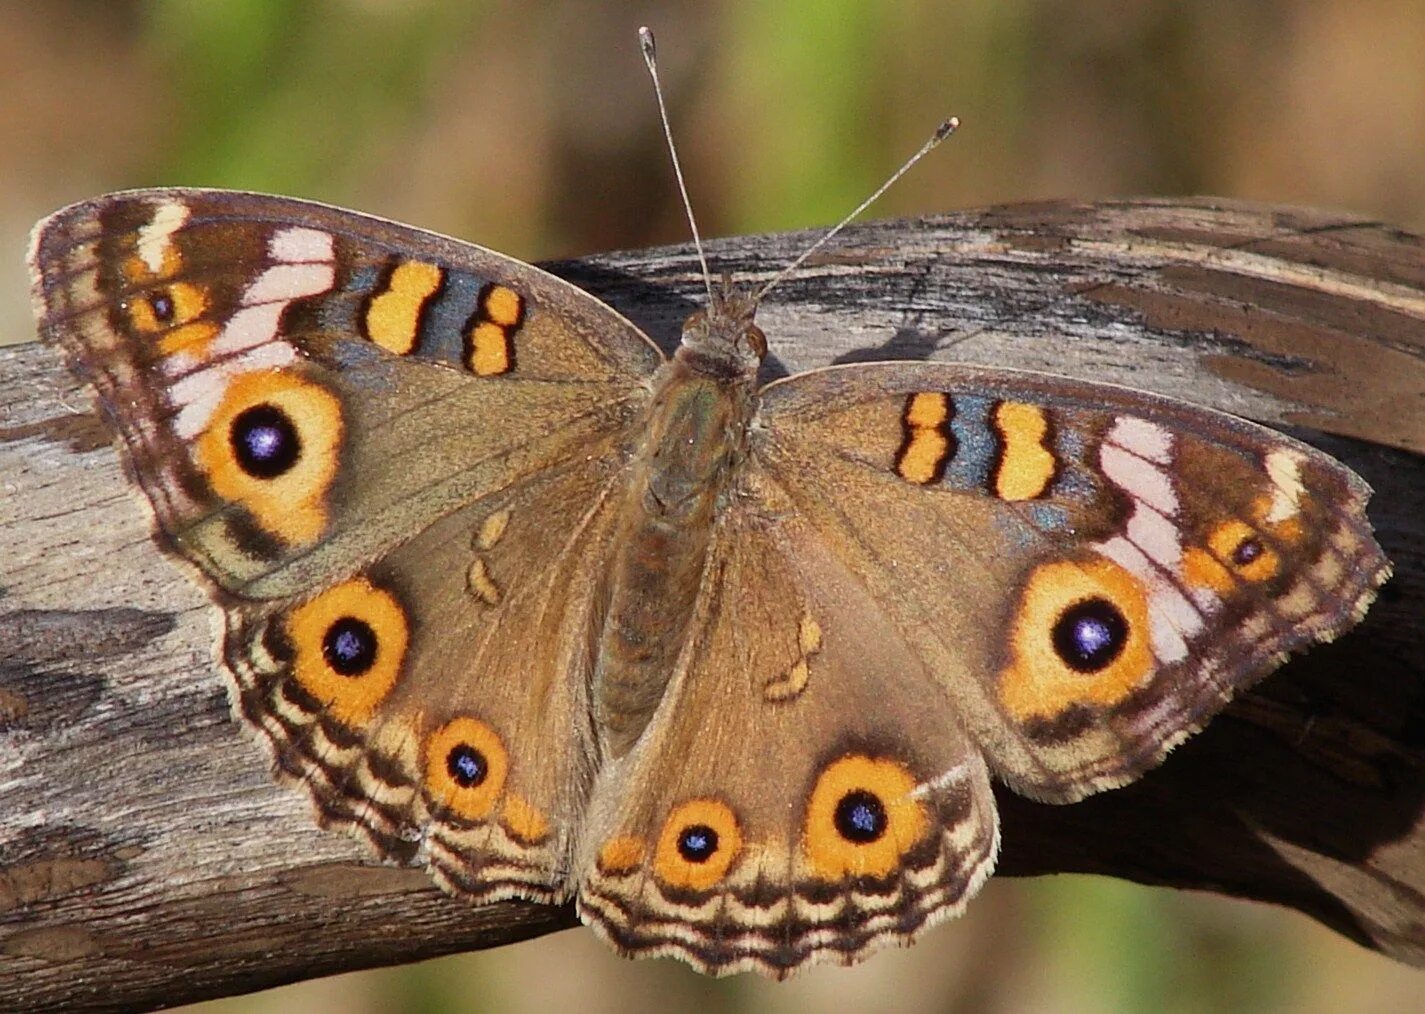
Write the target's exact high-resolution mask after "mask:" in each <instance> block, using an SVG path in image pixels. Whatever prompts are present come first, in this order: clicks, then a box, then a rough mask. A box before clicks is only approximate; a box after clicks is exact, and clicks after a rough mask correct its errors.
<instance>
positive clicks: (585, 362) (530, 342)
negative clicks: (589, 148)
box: [31, 189, 662, 598]
mask: <svg viewBox="0 0 1425 1014" xmlns="http://www.w3.org/2000/svg"><path fill="white" fill-rule="evenodd" d="M31 270H32V273H33V276H34V293H35V301H36V311H37V314H38V316H39V318H40V327H41V331H42V333H43V334H45V335H46V336H48V337H50V338H52V339H54V340H56V341H57V342H58V343H60V344H61V345H62V346H63V347H64V349H65V351H66V353H67V354H68V356H69V358H70V360H71V362H73V363H74V364H75V365H76V367H77V368H78V369H79V370H80V371H81V372H82V373H83V374H84V375H85V376H86V377H87V378H89V379H90V380H91V381H92V382H93V383H94V385H95V386H96V388H97V389H98V391H99V394H100V397H101V403H102V405H103V406H104V408H105V410H106V414H107V415H108V416H109V417H110V419H111V420H112V421H113V423H114V424H115V426H116V428H117V430H118V432H119V434H120V436H121V437H122V439H123V443H124V446H125V449H126V451H127V454H126V457H127V460H128V462H129V464H130V466H131V467H132V470H133V472H134V473H135V476H136V477H137V479H138V481H139V483H140V484H141V485H142V487H143V489H144V491H145V492H146V493H147V494H148V496H149V499H150V501H151V502H152V503H153V505H154V508H155V510H156V512H157V515H158V522H159V527H160V530H161V532H162V534H163V536H164V537H165V540H166V541H167V542H168V543H169V545H170V546H172V547H173V548H174V549H176V550H177V551H178V552H179V553H180V554H181V555H183V556H184V557H186V558H187V559H189V560H190V561H192V562H193V563H195V564H196V565H197V566H198V567H199V568H201V569H202V570H203V572H204V573H205V575H206V576H207V577H208V578H209V579H210V580H212V581H213V582H214V583H216V584H217V586H218V587H220V588H222V589H223V590H224V591H226V592H230V593H233V594H236V595H240V596H243V597H251V598H268V597H282V596H285V595H291V594H295V593H298V592H301V591H303V590H305V589H308V588H310V587H312V586H314V585H319V584H321V583H324V582H327V581H330V580H332V579H334V578H336V577H338V576H340V575H341V574H342V572H343V570H345V569H347V568H348V567H349V566H350V561H352V560H353V559H360V558H365V557H371V556H375V555H378V554H379V553H381V552H383V551H384V550H385V549H387V548H389V547H390V546H392V545H395V544H397V543H399V542H400V541H402V540H403V539H406V538H409V537H410V536H411V535H413V534H414V533H416V532H418V531H420V530H421V529H422V528H423V527H424V526H425V525H427V524H429V523H430V522H431V521H432V520H434V519H435V518H437V517H439V516H440V515H441V514H443V513H445V512H448V511H450V510H454V509H456V508H458V507H459V506H461V505H463V504H465V503H468V502H470V501H472V500H477V499H479V498H480V497H481V496H482V495H484V494H485V493H487V492H489V491H492V490H498V489H502V488H505V487H507V486H510V485H512V484H517V483H518V482H520V481H522V480H523V479H524V478H526V477H527V476H529V475H531V474H533V473H535V472H538V471H539V470H540V469H541V468H543V467H545V466H546V465H547V463H549V462H550V461H558V460H562V459H564V458H566V457H569V456H574V455H577V454H579V453H580V448H582V447H583V446H585V445H586V444H588V443H590V442H591V441H596V440H597V439H598V437H599V436H600V435H601V434H605V433H608V432H615V431H619V430H624V429H627V428H629V427H631V426H632V425H633V424H634V423H635V422H636V420H637V419H638V417H639V414H640V411H641V406H642V404H643V403H644V402H645V401H646V399H647V394H648V388H647V383H648V380H649V377H650V376H651V375H652V373H653V372H654V371H655V370H656V369H657V367H658V364H659V363H660V362H661V361H662V355H661V353H659V352H658V350H657V349H656V348H655V347H654V346H653V344H652V343H651V342H649V341H648V339H647V338H646V337H644V336H643V335H642V333H641V332H639V331H638V330H637V329H636V328H634V327H633V325H631V324H630V323H628V321H626V320H624V319H623V318H622V317H620V316H619V315H618V314H616V313H615V312H614V311H613V310H611V309H609V308H608V307H607V306H604V305H603V304H601V303H599V302H598V301H597V300H594V299H593V298H592V297H590V296H589V295H587V294H586V293H584V292H581V291H580V290H578V289H576V288H574V287H573V286H570V285H568V284H567V283H565V282H562V281H561V280H559V279H557V278H554V277H553V276H551V275H548V274H546V273H544V272H542V271H540V270H538V269H536V268H533V267H530V266H529V265H527V264H522V263H521V262H519V261H516V260H513V259H512V258H508V257H504V256H502V255H500V254H497V253H494V252H493V251H489V250H485V249H483V248H480V247H475V246H472V245H469V244H465V243H460V242H457V241H455V240H450V239H447V238H445V237H442V236H438V235H435V234H433V233H429V232H425V231H423V230H420V229H414V228H411V227H409V226H402V225H397V224H395V223H392V222H386V221H383V220H381V219H376V218H371V217H369V216H366V215H360V214H357V213H355V212H349V211H342V210H339V209H335V208H329V207H326V206H324V205H318V204H312V203H309V202H305V201H296V200H291V199H288V198H277V197H266V196H262V195H258V194H246V193H232V192H226V191H205V190H178V189H171V190H152V191H133V192H128V193H121V194H111V195H108V196H105V197H100V198H96V199H95V200H93V201H89V202H85V203H82V204H77V205H73V206H71V207H69V208H66V209H64V210H62V211H60V212H57V213H56V214H55V215H53V216H51V217H50V218H48V219H46V220H45V221H44V222H42V223H40V225H39V226H38V227H37V228H36V231H35V237H34V245H33V250H32V253H31Z"/></svg>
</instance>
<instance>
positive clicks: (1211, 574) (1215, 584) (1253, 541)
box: [1183, 517, 1300, 595]
mask: <svg viewBox="0 0 1425 1014" xmlns="http://www.w3.org/2000/svg"><path fill="white" fill-rule="evenodd" d="M1299 528H1300V523H1299V521H1298V519H1296V518H1294V517H1293V518H1289V519H1287V520H1286V521H1285V522H1281V523H1280V524H1279V525H1278V526H1276V528H1275V529H1274V530H1273V534H1274V535H1276V534H1278V532H1277V530H1276V529H1282V530H1287V531H1288V532H1292V533H1294V532H1295V531H1296V530H1297V529H1299ZM1280 572H1281V557H1280V556H1279V555H1278V554H1277V551H1276V550H1274V549H1272V548H1271V547H1270V546H1268V545H1267V543H1266V542H1265V541H1264V540H1263V538H1262V535H1261V533H1260V532H1259V531H1258V530H1257V529H1256V528H1254V527H1252V526H1251V525H1249V524H1247V522H1245V521H1240V520H1237V519H1235V518H1234V519H1232V520H1230V521H1224V522H1223V523H1222V524H1220V525H1218V526H1217V527H1216V528H1214V529H1213V530H1212V531H1211V532H1210V533H1208V536H1207V548H1206V549H1203V548H1200V547H1197V546H1193V547H1189V548H1188V549H1187V551H1186V552H1184V553H1183V574H1184V576H1185V577H1186V578H1187V580H1188V582H1189V583H1190V584H1193V585H1196V586H1198V587H1204V588H1211V589H1212V590H1213V591H1215V592H1216V593H1217V594H1219V595H1230V594H1232V592H1233V591H1235V590H1236V589H1237V588H1239V587H1240V586H1241V585H1242V584H1244V583H1246V584H1260V583H1262V582H1265V581H1270V580H1272V579H1273V578H1275V577H1276V576H1277V574H1279V573H1280Z"/></svg>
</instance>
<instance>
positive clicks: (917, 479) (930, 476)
mask: <svg viewBox="0 0 1425 1014" xmlns="http://www.w3.org/2000/svg"><path fill="white" fill-rule="evenodd" d="M949 420H950V396H949V395H947V394H935V393H928V392H923V393H920V394H913V395H911V396H910V398H909V400H908V401H907V402H906V408H905V413H904V415H903V416H902V420H901V421H902V425H903V427H904V430H905V433H904V436H903V438H902V442H901V448H900V451H899V452H898V453H897V454H896V465H895V467H896V474H897V475H899V476H900V477H901V478H902V479H905V480H906V481H907V482H914V483H917V484H919V485H924V484H926V483H929V482H933V481H935V480H936V479H937V478H939V477H940V475H941V474H942V473H943V471H944V469H945V463H946V461H947V459H948V458H949V457H950V454H951V446H950V440H949V439H948V438H947V437H946V435H945V432H944V427H945V425H946V423H947V422H949Z"/></svg>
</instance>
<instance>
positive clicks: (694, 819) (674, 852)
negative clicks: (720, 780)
mask: <svg viewBox="0 0 1425 1014" xmlns="http://www.w3.org/2000/svg"><path fill="white" fill-rule="evenodd" d="M741 851H742V829H741V827H740V826H739V824H738V821H737V815H736V814H734V813H733V812H732V809H731V807H729V806H728V805H727V804H726V803H723V802H720V801H718V800H715V799H695V800H692V801H690V802H687V803H683V804H682V805H681V806H679V807H677V808H676V809H675V810H674V811H673V812H672V813H671V814H670V815H669V817H668V819H667V820H666V821H665V822H664V824H663V831H662V833H661V834H660V835H659V838H658V846H657V848H656V849H655V851H654V856H653V872H654V873H655V874H656V875H657V877H658V879H659V880H661V881H663V883H665V884H667V885H669V886H670V887H682V888H689V889H692V890H699V891H703V890H707V889H708V888H709V887H712V886H713V885H714V884H716V883H717V882H718V881H720V880H721V879H722V878H723V877H724V876H725V875H726V874H727V871H728V869H729V867H731V866H732V863H733V860H735V859H736V858H737V855H738V853H739V852H741Z"/></svg>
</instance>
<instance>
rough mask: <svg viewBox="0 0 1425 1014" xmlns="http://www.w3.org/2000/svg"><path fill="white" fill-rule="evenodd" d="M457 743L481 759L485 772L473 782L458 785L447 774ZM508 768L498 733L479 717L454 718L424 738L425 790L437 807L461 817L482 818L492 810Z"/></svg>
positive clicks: (465, 818) (507, 760)
mask: <svg viewBox="0 0 1425 1014" xmlns="http://www.w3.org/2000/svg"><path fill="white" fill-rule="evenodd" d="M460 746H467V747H470V748H472V749H473V750H475V751H476V752H477V753H478V754H479V755H480V756H481V757H482V758H483V759H484V762H485V775H484V777H483V778H482V779H481V780H480V782H479V783H478V784H476V785H461V784H460V783H459V782H457V781H456V780H455V777H454V776H453V775H452V774H451V773H450V767H449V758H450V754H451V752H452V751H453V750H455V749H456V748H457V747H460ZM508 771H509V755H508V754H507V753H506V752H505V746H504V743H502V742H501V741H500V736H499V734H498V733H496V732H495V730H494V729H492V728H491V727H490V726H489V725H487V724H486V723H485V722H482V721H480V719H478V718H471V717H469V716H466V715H462V716H461V717H459V718H453V719H451V720H450V721H449V722H446V723H445V724H444V725H443V726H441V727H440V728H439V729H437V730H436V731H435V732H434V733H433V734H432V735H431V737H430V739H428V740H426V778H425V786H426V792H427V794H428V795H429V796H430V798H431V801H432V802H434V803H435V804H436V805H437V806H440V807H444V808H446V809H448V810H450V811H451V812H452V813H454V814H455V815H456V816H457V817H460V818H462V819H464V820H471V821H475V820H484V819H486V818H487V817H489V816H490V814H491V813H493V812H494V809H495V804H496V803H498V802H499V800H500V796H501V795H502V794H503V793H504V791H505V775H506V774H507V773H508Z"/></svg>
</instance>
